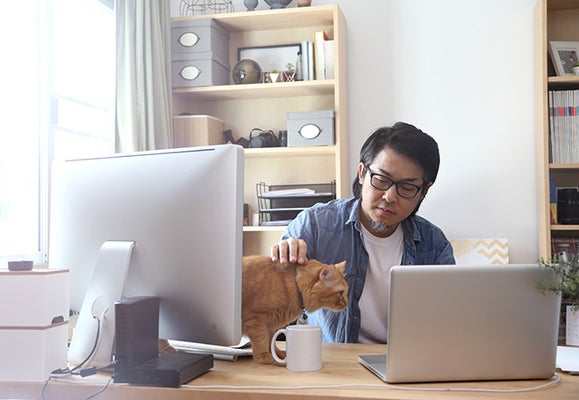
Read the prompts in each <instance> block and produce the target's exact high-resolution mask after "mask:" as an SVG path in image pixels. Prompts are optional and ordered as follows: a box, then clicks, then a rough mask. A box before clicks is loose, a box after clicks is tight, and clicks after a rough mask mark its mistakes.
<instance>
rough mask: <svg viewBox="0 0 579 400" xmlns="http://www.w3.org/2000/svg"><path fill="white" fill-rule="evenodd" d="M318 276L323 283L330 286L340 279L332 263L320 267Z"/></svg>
mask: <svg viewBox="0 0 579 400" xmlns="http://www.w3.org/2000/svg"><path fill="white" fill-rule="evenodd" d="M319 278H320V281H322V282H323V283H324V285H326V286H328V287H331V286H332V285H333V284H335V283H336V282H337V281H338V280H339V279H340V277H339V276H338V271H336V268H335V267H334V266H332V265H328V266H325V267H324V268H322V270H321V271H320V275H319Z"/></svg>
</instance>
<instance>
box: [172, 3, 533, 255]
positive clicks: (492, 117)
mask: <svg viewBox="0 0 579 400" xmlns="http://www.w3.org/2000/svg"><path fill="white" fill-rule="evenodd" d="M171 1H172V2H173V3H174V4H173V10H176V8H175V4H178V0H171ZM535 2H536V0H508V1H505V0H436V1H433V0H337V1H335V0H313V5H322V4H330V3H338V4H339V5H340V7H341V9H342V11H343V13H344V15H345V17H346V20H347V23H348V46H349V47H348V51H349V92H350V145H351V148H350V164H351V169H352V171H354V169H355V167H356V165H357V162H358V156H359V153H358V152H359V148H360V146H361V144H362V142H363V141H364V139H365V138H366V137H367V136H368V134H369V133H370V132H371V131H372V130H373V129H375V128H376V127H378V126H382V125H391V124H392V123H393V122H395V121H398V120H403V121H407V122H410V123H413V124H415V125H416V126H418V127H419V128H421V129H423V130H424V131H425V132H427V133H429V134H431V135H432V136H433V137H434V138H435V139H436V140H437V141H438V143H439V146H440V151H441V158H442V161H441V168H440V172H439V176H438V180H437V182H436V184H435V185H434V186H433V187H432V189H431V190H430V192H429V194H428V196H427V198H426V200H425V202H424V203H423V205H422V209H421V212H420V214H422V215H423V216H425V217H426V218H428V219H430V220H431V221H433V222H434V223H436V224H437V225H439V226H440V227H441V228H443V229H444V231H445V232H446V234H447V235H448V236H449V237H451V238H473V237H506V238H508V239H509V245H510V260H511V263H522V262H534V261H536V260H537V257H538V252H537V218H536V186H535V184H536V183H535V137H534V105H533V104H534V100H533V90H534V89H533V85H534V80H533V10H534V5H535ZM233 4H234V7H235V10H237V11H244V10H245V7H244V6H243V1H242V0H233ZM290 6H293V3H292V4H290ZM259 8H260V9H264V8H268V6H267V5H266V4H265V3H264V1H263V0H260V4H259ZM175 15H176V14H175ZM352 175H353V172H352Z"/></svg>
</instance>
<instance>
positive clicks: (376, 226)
mask: <svg viewBox="0 0 579 400" xmlns="http://www.w3.org/2000/svg"><path fill="white" fill-rule="evenodd" d="M366 220H367V221H368V223H369V225H370V227H371V228H372V230H373V231H374V232H377V233H388V231H389V229H390V228H391V227H392V225H388V224H384V223H382V222H377V221H374V220H373V219H372V218H370V217H367V218H366Z"/></svg>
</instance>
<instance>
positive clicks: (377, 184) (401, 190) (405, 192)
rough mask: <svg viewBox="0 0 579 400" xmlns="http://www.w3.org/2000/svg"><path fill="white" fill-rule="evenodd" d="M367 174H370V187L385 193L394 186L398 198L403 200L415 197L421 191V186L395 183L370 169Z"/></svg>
mask: <svg viewBox="0 0 579 400" xmlns="http://www.w3.org/2000/svg"><path fill="white" fill-rule="evenodd" d="M368 173H369V174H370V185H372V187H374V188H375V189H378V190H384V191H386V190H388V189H390V188H391V187H392V185H396V193H398V196H400V197H404V198H405V199H412V198H414V197H416V195H417V194H418V193H419V192H420V191H421V190H422V186H418V185H415V184H413V183H408V182H397V181H395V180H392V179H390V178H388V177H387V176H385V175H380V174H377V173H375V172H372V171H370V168H368Z"/></svg>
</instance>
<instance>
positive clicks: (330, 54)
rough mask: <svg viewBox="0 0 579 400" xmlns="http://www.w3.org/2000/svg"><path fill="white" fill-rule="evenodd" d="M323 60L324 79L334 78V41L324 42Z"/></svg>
mask: <svg viewBox="0 0 579 400" xmlns="http://www.w3.org/2000/svg"><path fill="white" fill-rule="evenodd" d="M324 61H325V74H326V79H334V41H333V40H326V41H325V42H324Z"/></svg>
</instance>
